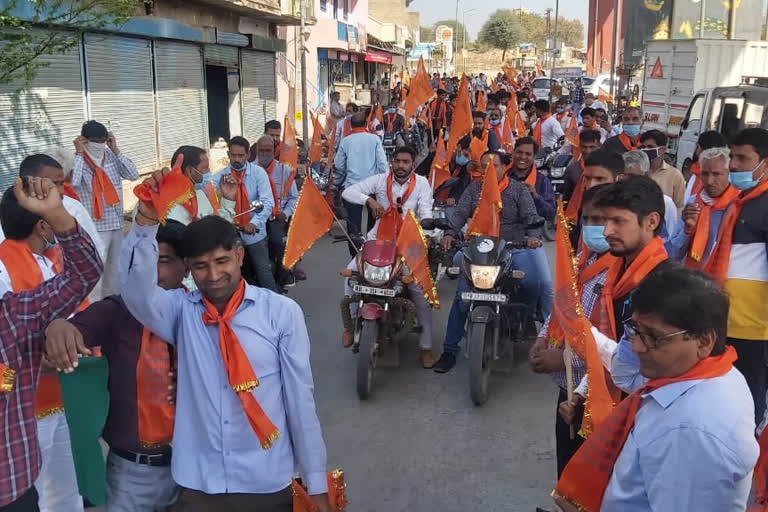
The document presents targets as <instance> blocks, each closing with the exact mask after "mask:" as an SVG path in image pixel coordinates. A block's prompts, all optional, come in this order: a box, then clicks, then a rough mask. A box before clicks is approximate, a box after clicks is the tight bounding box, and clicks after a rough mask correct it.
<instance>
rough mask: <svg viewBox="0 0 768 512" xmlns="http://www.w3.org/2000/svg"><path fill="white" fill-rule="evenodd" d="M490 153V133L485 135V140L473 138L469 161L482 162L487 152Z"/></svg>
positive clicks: (470, 145)
mask: <svg viewBox="0 0 768 512" xmlns="http://www.w3.org/2000/svg"><path fill="white" fill-rule="evenodd" d="M486 151H488V132H485V133H483V138H482V139H480V138H478V137H475V136H472V141H471V142H470V143H469V159H470V160H475V161H476V162H480V159H481V158H482V157H483V155H484V154H485V152H486Z"/></svg>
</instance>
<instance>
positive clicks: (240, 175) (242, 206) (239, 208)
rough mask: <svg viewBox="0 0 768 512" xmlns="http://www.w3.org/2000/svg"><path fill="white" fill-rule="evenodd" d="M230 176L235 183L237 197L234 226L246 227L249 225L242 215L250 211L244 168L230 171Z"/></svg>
mask: <svg viewBox="0 0 768 512" xmlns="http://www.w3.org/2000/svg"><path fill="white" fill-rule="evenodd" d="M230 174H231V175H232V177H233V178H235V181H236V182H237V196H235V215H238V217H235V224H237V225H238V226H247V225H248V224H250V223H251V219H249V218H248V215H242V214H243V213H245V212H247V211H248V210H250V209H251V202H250V201H249V200H248V188H247V187H246V186H245V182H244V179H245V167H243V168H242V169H241V170H239V171H238V170H236V169H234V168H232V169H231V171H230Z"/></svg>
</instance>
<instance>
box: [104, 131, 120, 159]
mask: <svg viewBox="0 0 768 512" xmlns="http://www.w3.org/2000/svg"><path fill="white" fill-rule="evenodd" d="M107 146H109V149H111V150H112V152H113V153H114V154H116V155H118V154H120V150H119V149H117V139H116V138H115V134H114V133H112V132H107Z"/></svg>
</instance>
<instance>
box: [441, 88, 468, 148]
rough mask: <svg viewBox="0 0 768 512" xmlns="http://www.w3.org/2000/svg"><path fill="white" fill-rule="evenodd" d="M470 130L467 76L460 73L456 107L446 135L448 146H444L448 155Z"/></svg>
mask: <svg viewBox="0 0 768 512" xmlns="http://www.w3.org/2000/svg"><path fill="white" fill-rule="evenodd" d="M471 132H472V106H471V105H470V104H469V87H468V86H467V76H466V75H461V84H459V95H458V96H457V97H456V108H454V110H453V117H452V118H451V133H450V136H449V137H448V146H447V147H446V151H447V153H448V155H453V154H454V153H455V152H456V146H457V145H458V143H459V140H460V139H461V138H462V137H464V136H465V135H467V134H468V133H471Z"/></svg>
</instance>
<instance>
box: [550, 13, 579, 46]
mask: <svg viewBox="0 0 768 512" xmlns="http://www.w3.org/2000/svg"><path fill="white" fill-rule="evenodd" d="M553 30H554V27H553ZM557 40H558V41H562V42H564V43H565V45H566V46H570V47H572V48H583V47H584V25H582V23H581V20H569V19H566V18H563V17H562V16H560V17H558V18H557Z"/></svg>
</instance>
